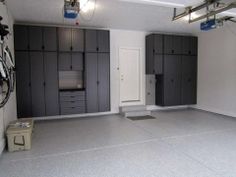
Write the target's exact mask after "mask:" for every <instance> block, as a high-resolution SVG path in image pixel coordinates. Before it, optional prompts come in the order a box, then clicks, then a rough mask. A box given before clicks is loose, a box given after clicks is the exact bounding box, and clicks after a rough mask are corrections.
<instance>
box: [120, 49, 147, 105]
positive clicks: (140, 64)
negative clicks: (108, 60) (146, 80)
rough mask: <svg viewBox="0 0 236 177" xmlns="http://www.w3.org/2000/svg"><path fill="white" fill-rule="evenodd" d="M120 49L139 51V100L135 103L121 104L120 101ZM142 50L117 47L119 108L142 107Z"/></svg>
mask: <svg viewBox="0 0 236 177" xmlns="http://www.w3.org/2000/svg"><path fill="white" fill-rule="evenodd" d="M122 49H127V50H136V51H139V100H137V101H136V100H135V101H127V102H122V101H121V93H120V92H121V89H120V87H121V77H120V76H121V69H120V51H121V50H122ZM141 56H142V49H141V48H137V47H119V50H118V69H119V104H120V105H119V106H131V105H142V104H144V103H143V100H142V60H141Z"/></svg>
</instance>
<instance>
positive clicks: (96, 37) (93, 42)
mask: <svg viewBox="0 0 236 177" xmlns="http://www.w3.org/2000/svg"><path fill="white" fill-rule="evenodd" d="M85 51H86V52H100V53H109V52H110V33H109V31H105V30H85Z"/></svg>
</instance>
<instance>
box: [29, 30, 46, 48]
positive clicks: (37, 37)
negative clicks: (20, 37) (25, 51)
mask: <svg viewBox="0 0 236 177" xmlns="http://www.w3.org/2000/svg"><path fill="white" fill-rule="evenodd" d="M29 49H30V50H31V51H41V50H42V49H43V30H42V27H38V26H30V27H29Z"/></svg>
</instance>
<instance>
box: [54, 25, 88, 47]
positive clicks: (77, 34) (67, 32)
mask: <svg viewBox="0 0 236 177" xmlns="http://www.w3.org/2000/svg"><path fill="white" fill-rule="evenodd" d="M58 40H59V51H61V52H69V51H75V52H83V51H84V30H82V29H71V28H58Z"/></svg>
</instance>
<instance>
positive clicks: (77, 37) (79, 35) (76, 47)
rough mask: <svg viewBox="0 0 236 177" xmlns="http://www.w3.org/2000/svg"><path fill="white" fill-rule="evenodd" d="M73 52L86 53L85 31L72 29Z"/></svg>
mask: <svg viewBox="0 0 236 177" xmlns="http://www.w3.org/2000/svg"><path fill="white" fill-rule="evenodd" d="M72 51H75V52H84V30H81V29H72Z"/></svg>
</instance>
